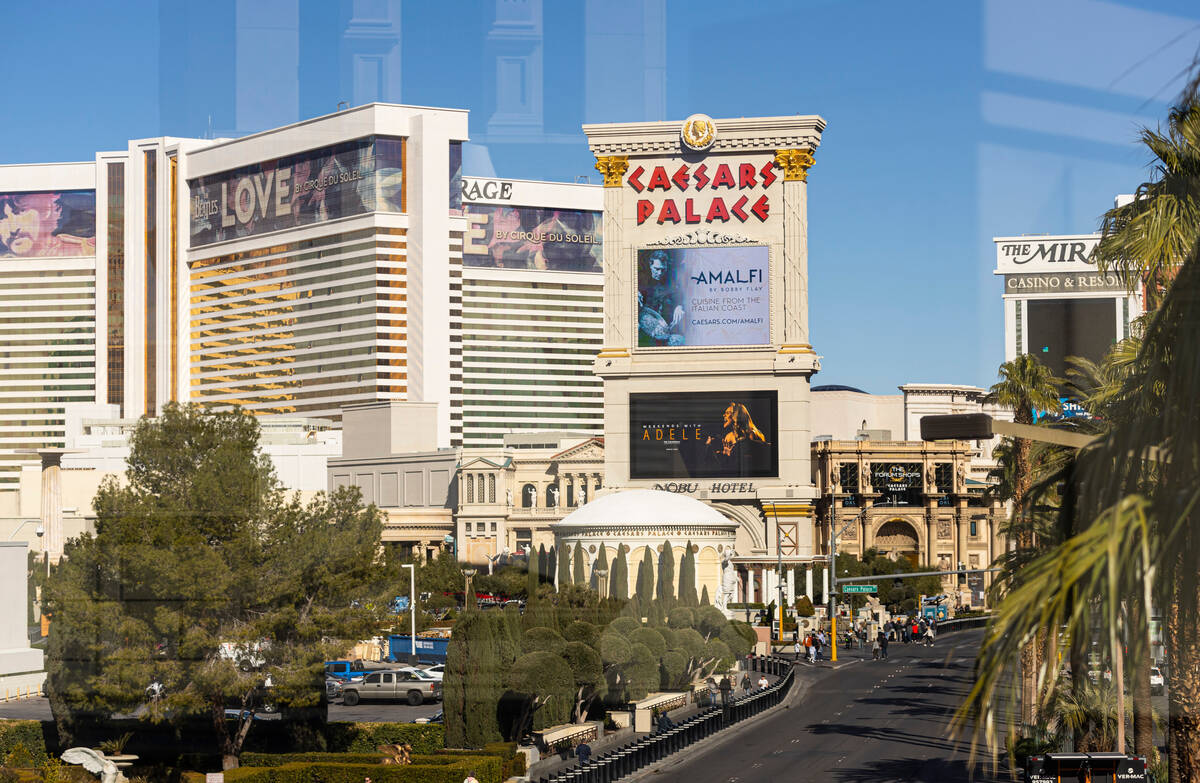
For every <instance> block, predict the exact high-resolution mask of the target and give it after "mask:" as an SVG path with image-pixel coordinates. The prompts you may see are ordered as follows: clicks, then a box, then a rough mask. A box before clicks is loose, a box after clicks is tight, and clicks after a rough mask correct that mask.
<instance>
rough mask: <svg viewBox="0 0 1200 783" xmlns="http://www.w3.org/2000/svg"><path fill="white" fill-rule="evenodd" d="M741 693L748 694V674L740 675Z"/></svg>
mask: <svg viewBox="0 0 1200 783" xmlns="http://www.w3.org/2000/svg"><path fill="white" fill-rule="evenodd" d="M742 691H743V692H745V693H749V692H750V672H744V673H743V674H742Z"/></svg>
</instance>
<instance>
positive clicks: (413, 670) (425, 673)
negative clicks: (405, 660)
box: [396, 666, 442, 682]
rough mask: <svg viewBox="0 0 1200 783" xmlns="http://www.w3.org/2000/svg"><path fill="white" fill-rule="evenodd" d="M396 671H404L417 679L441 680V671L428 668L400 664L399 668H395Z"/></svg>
mask: <svg viewBox="0 0 1200 783" xmlns="http://www.w3.org/2000/svg"><path fill="white" fill-rule="evenodd" d="M396 671H398V672H406V673H408V674H411V675H412V676H414V677H416V678H417V679H418V680H437V681H438V682H441V681H442V673H441V672H431V671H429V670H428V669H418V668H417V667H416V666H401V667H400V668H399V669H396Z"/></svg>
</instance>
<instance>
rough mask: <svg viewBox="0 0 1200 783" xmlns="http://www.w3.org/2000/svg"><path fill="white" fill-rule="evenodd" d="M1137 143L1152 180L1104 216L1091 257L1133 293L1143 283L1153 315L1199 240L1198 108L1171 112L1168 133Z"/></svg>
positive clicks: (1146, 133)
mask: <svg viewBox="0 0 1200 783" xmlns="http://www.w3.org/2000/svg"><path fill="white" fill-rule="evenodd" d="M1141 139H1142V143H1143V144H1145V145H1146V147H1147V148H1148V149H1149V150H1150V152H1151V153H1152V154H1153V155H1154V163H1153V165H1152V172H1153V173H1152V176H1151V179H1150V180H1149V181H1147V182H1144V183H1142V184H1141V185H1139V186H1138V188H1137V191H1136V193H1135V196H1134V199H1133V201H1131V202H1130V203H1128V204H1125V205H1123V206H1120V207H1116V208H1114V209H1110V210H1109V211H1108V212H1107V213H1105V215H1104V219H1103V223H1102V225H1101V229H1100V235H1101V238H1100V243H1099V244H1098V245H1097V246H1096V250H1095V255H1094V257H1095V259H1096V262H1097V264H1098V266H1099V267H1100V269H1102V270H1104V271H1109V270H1112V271H1117V272H1121V273H1123V274H1124V275H1125V277H1126V280H1127V281H1128V283H1129V285H1130V287H1131V290H1132V287H1133V286H1134V285H1136V283H1137V282H1138V281H1139V280H1141V281H1143V282H1144V283H1145V285H1146V305H1147V309H1149V310H1153V309H1155V308H1156V307H1157V305H1158V303H1159V302H1160V301H1161V299H1162V295H1163V293H1164V291H1165V290H1166V288H1167V286H1168V285H1169V284H1170V281H1171V280H1172V279H1173V278H1174V276H1175V273H1176V272H1177V271H1178V269H1179V265H1180V264H1182V263H1183V259H1184V258H1185V257H1186V256H1187V254H1188V253H1189V252H1190V251H1191V249H1192V245H1194V244H1195V242H1196V237H1197V236H1198V235H1200V104H1197V103H1195V102H1190V101H1189V102H1187V103H1185V104H1184V105H1182V106H1177V107H1175V108H1173V109H1171V111H1170V113H1169V114H1168V115H1167V128H1166V131H1162V130H1151V129H1149V128H1143V129H1142V132H1141Z"/></svg>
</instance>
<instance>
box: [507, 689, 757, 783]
mask: <svg viewBox="0 0 1200 783" xmlns="http://www.w3.org/2000/svg"><path fill="white" fill-rule="evenodd" d="M751 674H752V675H754V676H753V679H757V675H756V674H755V673H753V672H752V673H751ZM778 679H779V678H778V677H775V676H774V675H770V674H768V675H767V680H769V681H770V683H771V684H772V685H773V684H775V682H776V681H777V680H778ZM755 690H757V688H751V689H750V691H743V690H742V689H740V688H734V690H733V694H732V696H733V698H735V699H737V698H741V697H742V696H744V695H745V694H746V693H747V692H750V693H752V692H754V691H755ZM719 698H720V697H719V696H718V699H719ZM706 709H708V707H707V705H698V704H692V703H689V704H687V705H685V706H683V707H680V708H678V709H676V710H672V711H670V712H668V713H667V717H669V718H670V719H671V720H673V721H674V722H675V723H681V722H683V721H685V720H687V719H688V718H690V717H692V716H693V715H696V714H697V713H700V712H703V711H704V710H706ZM653 733H654V732H635V731H633V729H632V728H627V729H617V730H616V731H612V732H605V733H604V736H603V737H601V738H600V739H598V740H596V741H595V742H590V743H588V744H589V745H591V746H592V758H593V759H597V758H599V757H600V756H603V755H604V754H605V753H608V752H609V751H610V750H615V749H616V748H619V747H621V746H622V745H626V744H629V743H631V742H636V741H637V740H640V739H642V738H643V737H648V736H650V735H651V734H653ZM578 766H579V760H578V759H577V758H576V757H575V756H574V754H572V755H571V757H570V758H567V759H563V758H560V757H559V756H557V755H554V756H543V757H542V760H541V761H539V762H537V763H536V764H534V765H533V766H532V767H530V768H529V770H528V771H527V772H526V773H525V775H526V777H527V778H528V779H529V780H531V781H536V780H540V779H541V778H548V777H550V776H551V775H556V774H558V773H559V772H563V771H566V770H571V769H575V768H577V767H578Z"/></svg>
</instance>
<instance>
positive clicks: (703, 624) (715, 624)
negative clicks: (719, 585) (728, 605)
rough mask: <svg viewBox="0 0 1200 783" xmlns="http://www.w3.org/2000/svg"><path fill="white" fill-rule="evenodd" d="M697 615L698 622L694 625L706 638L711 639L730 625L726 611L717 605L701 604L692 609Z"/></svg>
mask: <svg viewBox="0 0 1200 783" xmlns="http://www.w3.org/2000/svg"><path fill="white" fill-rule="evenodd" d="M692 614H693V615H695V618H696V623H695V625H693V626H692V627H693V628H695V629H696V630H697V631H699V632H700V633H701V634H703V635H704V638H705V639H711V638H712V637H714V636H716V635H717V634H719V633H721V629H722V628H727V627H728V626H729V620H727V619H725V613H724V612H722V611H721V610H720V609H718V608H717V607H715V606H701V607H699V608H697V609H693V610H692Z"/></svg>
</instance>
